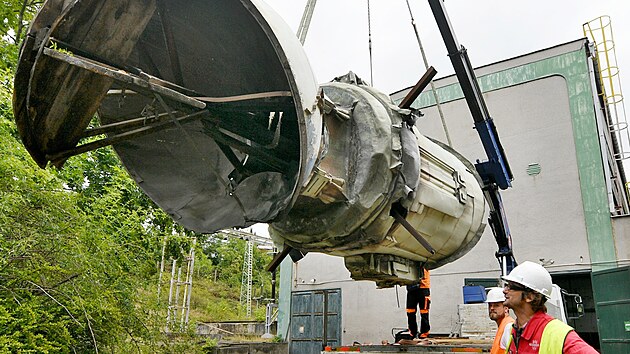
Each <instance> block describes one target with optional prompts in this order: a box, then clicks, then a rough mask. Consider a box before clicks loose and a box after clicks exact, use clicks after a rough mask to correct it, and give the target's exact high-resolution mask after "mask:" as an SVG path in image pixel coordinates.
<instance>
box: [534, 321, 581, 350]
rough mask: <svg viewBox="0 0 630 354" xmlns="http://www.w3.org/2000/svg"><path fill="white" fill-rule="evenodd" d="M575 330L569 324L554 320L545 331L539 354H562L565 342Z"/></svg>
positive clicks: (541, 339)
mask: <svg viewBox="0 0 630 354" xmlns="http://www.w3.org/2000/svg"><path fill="white" fill-rule="evenodd" d="M572 330H573V328H571V326H569V325H568V324H566V323H564V322H562V321H560V320H557V319H553V320H551V321H550V322H549V323H547V326H545V329H544V330H543V334H542V338H540V350H539V352H538V353H539V354H556V353H557V354H562V348H563V347H564V340H565V339H566V338H567V335H568V334H569V332H571V331H572Z"/></svg>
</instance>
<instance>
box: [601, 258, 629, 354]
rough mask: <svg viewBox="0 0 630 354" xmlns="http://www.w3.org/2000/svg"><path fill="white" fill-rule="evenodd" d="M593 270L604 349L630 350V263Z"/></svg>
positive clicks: (611, 353)
mask: <svg viewBox="0 0 630 354" xmlns="http://www.w3.org/2000/svg"><path fill="white" fill-rule="evenodd" d="M592 274H593V275H592V276H593V295H594V297H595V308H596V310H597V326H598V328H599V341H600V343H601V351H602V353H603V354H617V353H630V267H619V268H615V269H606V270H601V271H597V272H593V273H592Z"/></svg>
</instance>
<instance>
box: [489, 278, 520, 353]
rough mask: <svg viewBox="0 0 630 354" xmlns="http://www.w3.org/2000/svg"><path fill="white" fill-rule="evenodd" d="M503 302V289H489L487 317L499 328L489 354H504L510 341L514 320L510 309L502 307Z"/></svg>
mask: <svg viewBox="0 0 630 354" xmlns="http://www.w3.org/2000/svg"><path fill="white" fill-rule="evenodd" d="M504 301H505V295H504V294H503V288H490V291H488V296H487V298H486V303H487V304H488V316H489V317H490V319H491V320H493V321H494V322H496V323H497V326H499V328H498V329H497V333H496V335H495V336H494V342H493V343H492V349H490V354H499V353H505V349H506V348H507V345H508V343H509V341H510V333H511V330H512V323H514V319H513V318H512V317H510V309H509V308H508V307H507V306H505V305H503V302H504Z"/></svg>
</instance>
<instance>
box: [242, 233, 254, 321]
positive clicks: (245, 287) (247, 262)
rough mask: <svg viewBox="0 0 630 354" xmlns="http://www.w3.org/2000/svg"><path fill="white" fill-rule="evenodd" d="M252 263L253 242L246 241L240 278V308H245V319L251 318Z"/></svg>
mask: <svg viewBox="0 0 630 354" xmlns="http://www.w3.org/2000/svg"><path fill="white" fill-rule="evenodd" d="M253 261H254V242H253V241H252V240H247V245H246V246H245V255H244V257H243V275H242V278H241V299H240V300H241V306H245V309H246V311H247V317H248V318H249V317H252V264H253Z"/></svg>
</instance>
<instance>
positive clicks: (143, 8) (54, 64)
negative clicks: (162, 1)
mask: <svg viewBox="0 0 630 354" xmlns="http://www.w3.org/2000/svg"><path fill="white" fill-rule="evenodd" d="M49 2H50V4H47V5H46V6H45V7H44V9H55V10H58V9H59V8H60V7H61V6H62V4H61V3H62V2H61V1H59V0H53V1H49ZM154 9H155V2H154V1H152V0H142V1H98V0H84V1H77V2H73V3H71V4H70V5H69V6H68V7H67V8H65V9H64V10H63V11H62V12H61V13H60V16H59V17H57V18H54V17H53V16H54V15H55V14H58V12H57V11H53V13H51V14H50V15H49V14H47V13H46V14H45V15H44V18H41V19H40V18H38V19H37V20H36V21H35V25H33V26H32V27H31V30H30V31H29V34H28V37H29V39H28V40H27V43H26V44H25V46H24V48H23V50H22V53H21V58H22V59H21V61H20V65H19V66H18V72H20V73H18V74H17V75H16V76H17V77H18V78H17V79H16V85H15V96H16V97H19V99H18V101H17V103H16V104H15V105H14V112H15V117H16V121H17V123H18V127H19V129H20V134H21V135H22V136H23V137H24V143H25V145H26V147H27V149H28V151H29V152H30V153H31V155H32V156H33V158H34V159H35V161H37V163H38V164H39V165H40V166H45V165H46V163H47V161H46V159H45V156H46V155H54V154H56V153H57V152H59V151H62V150H66V149H68V148H71V147H72V146H74V145H75V144H76V143H77V142H78V141H79V138H80V136H81V135H82V133H83V131H84V130H85V128H86V127H87V126H88V124H89V122H90V120H91V119H92V117H93V115H94V113H95V112H96V109H97V108H98V105H99V103H100V100H101V99H102V98H103V97H104V96H105V94H106V93H107V90H108V88H109V87H110V86H111V84H112V80H111V79H109V78H107V77H103V76H100V75H96V74H94V73H91V72H89V71H86V70H82V69H80V68H76V67H73V66H71V65H69V64H68V63H65V62H63V61H58V60H56V59H53V58H50V57H49V56H47V55H46V54H44V49H45V48H47V47H54V45H55V44H54V43H51V42H50V41H49V38H50V37H57V38H60V39H61V38H62V39H63V40H64V42H67V43H70V44H71V45H74V46H77V47H79V46H80V47H81V48H82V49H83V50H84V51H87V52H91V53H94V54H95V55H97V56H102V57H107V58H108V59H109V60H110V61H112V62H124V61H125V60H126V59H127V57H128V56H129V54H130V53H131V50H132V49H133V45H134V44H135V42H136V41H137V38H138V37H139V35H140V33H141V32H142V30H143V29H144V26H145V25H146V23H147V22H148V20H149V19H150V18H151V16H152V15H153V11H154ZM48 26H50V29H48ZM25 71H28V72H29V73H30V75H28V78H27V74H26V73H25Z"/></svg>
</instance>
